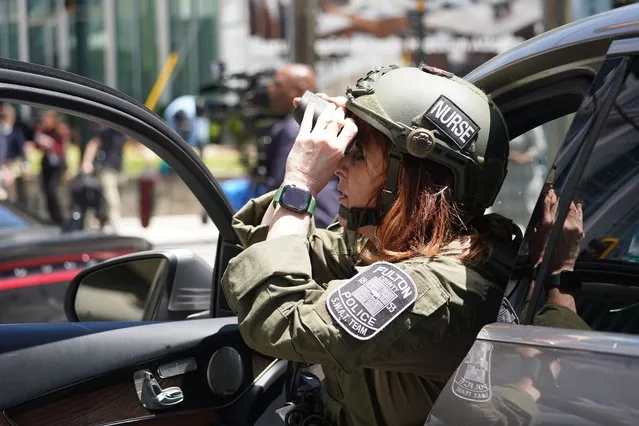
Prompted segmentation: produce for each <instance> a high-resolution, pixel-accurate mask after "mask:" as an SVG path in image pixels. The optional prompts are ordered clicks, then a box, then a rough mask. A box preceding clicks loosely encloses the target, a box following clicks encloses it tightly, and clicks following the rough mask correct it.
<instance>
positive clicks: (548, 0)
mask: <svg viewBox="0 0 639 426" xmlns="http://www.w3.org/2000/svg"><path fill="white" fill-rule="evenodd" d="M571 3H572V2H571V0H544V1H543V8H544V10H543V16H544V31H550V30H552V29H553V28H557V27H560V26H562V25H564V24H567V23H568V22H570V21H571V20H572V7H571ZM573 117H574V114H570V115H568V116H566V117H561V118H558V119H556V120H553V121H552V122H550V123H548V124H546V125H544V128H545V129H544V130H545V134H546V140H547V141H548V162H549V164H547V165H548V167H550V166H552V160H553V159H554V158H555V157H556V156H557V153H558V152H559V148H561V145H562V144H563V141H564V138H565V136H566V134H567V133H568V129H569V128H570V124H571V123H572V119H573Z"/></svg>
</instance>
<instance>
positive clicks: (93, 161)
mask: <svg viewBox="0 0 639 426" xmlns="http://www.w3.org/2000/svg"><path fill="white" fill-rule="evenodd" d="M34 115H36V119H35V120H33V122H32V123H29V122H27V121H25V120H20V119H19V118H18V115H17V113H16V109H15V108H14V106H12V105H11V104H8V103H6V104H2V105H0V129H1V132H0V200H8V201H9V202H11V203H14V204H16V205H21V206H22V207H23V208H25V209H29V208H30V205H31V203H30V200H29V198H30V196H31V195H30V194H29V191H28V190H27V186H28V185H27V177H28V174H29V173H30V172H31V169H30V164H31V162H30V161H29V158H30V157H31V156H32V155H38V156H39V157H40V177H39V178H40V179H39V184H40V185H39V186H40V194H41V197H38V198H39V199H41V200H42V201H43V204H44V210H45V211H46V218H44V219H45V220H47V221H48V222H49V223H51V224H53V225H56V226H60V227H62V228H65V227H71V228H73V227H74V225H73V222H74V221H77V219H78V218H77V217H75V218H74V215H73V214H72V212H73V211H75V210H80V211H81V213H86V211H84V210H86V209H84V207H83V205H82V204H86V203H83V202H82V201H81V198H82V196H85V197H86V189H87V185H84V186H83V191H80V193H79V194H80V196H79V198H80V199H79V198H78V196H77V195H76V196H73V195H75V194H71V195H72V196H71V197H70V200H71V203H70V205H66V203H65V201H64V200H65V199H66V197H63V194H62V191H63V188H64V187H65V184H64V180H65V178H66V173H67V151H68V148H69V146H70V144H71V143H72V138H73V129H72V127H71V126H69V124H68V123H66V122H65V121H64V120H63V118H62V116H61V115H60V114H59V113H58V112H57V111H55V110H42V111H36V112H35V114H34ZM92 134H93V136H92V138H91V139H90V140H89V141H88V142H87V144H86V147H85V149H84V153H83V156H82V158H81V168H80V171H79V173H78V175H76V177H75V178H74V179H75V180H77V181H80V180H82V179H86V177H88V176H93V177H94V178H95V179H96V180H98V181H99V184H97V185H95V184H94V189H95V191H96V196H95V199H96V202H94V203H93V205H92V207H95V210H96V217H97V218H99V219H100V221H101V225H102V226H104V225H106V224H107V223H110V224H113V225H115V224H116V223H117V221H118V220H119V218H120V197H119V189H118V176H119V175H120V173H121V172H122V156H123V155H122V154H123V146H124V143H125V141H126V138H125V136H124V135H122V134H120V133H118V132H116V131H114V130H113V129H109V128H104V127H102V126H98V125H95V126H94V128H93V129H92ZM84 184H87V182H84ZM89 185H90V184H89ZM73 186H74V185H73V184H72V185H71V187H72V188H73ZM84 201H86V200H84ZM75 226H76V228H77V225H75ZM81 227H82V225H81Z"/></svg>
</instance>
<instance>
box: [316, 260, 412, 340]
mask: <svg viewBox="0 0 639 426" xmlns="http://www.w3.org/2000/svg"><path fill="white" fill-rule="evenodd" d="M416 299H417V286H416V285H415V282H414V281H413V279H412V278H411V277H410V276H409V275H408V274H406V273H405V272H404V271H402V270H401V269H399V268H398V267H396V266H395V265H393V264H392V263H388V262H376V263H373V264H372V265H370V266H369V267H368V268H366V269H365V270H364V271H362V272H360V273H358V274H357V275H355V276H354V277H353V278H351V279H350V280H349V281H347V282H346V283H344V284H343V285H342V286H340V287H338V288H336V289H335V290H333V291H332V292H331V293H330V294H329V295H328V298H327V299H326V307H327V309H328V312H329V313H330V315H331V316H332V317H333V319H334V320H335V321H336V322H337V324H339V326H340V327H341V328H343V329H344V330H345V331H346V332H347V333H348V334H350V335H351V336H353V337H355V338H356V339H359V340H368V339H370V338H372V337H373V336H375V335H376V334H377V333H379V332H380V331H382V330H383V329H384V328H385V327H386V326H387V325H388V324H390V323H391V322H392V321H393V320H394V319H395V318H396V317H397V316H398V315H399V314H401V313H402V312H403V311H404V310H406V308H408V307H409V306H410V305H412V304H413V302H415V300H416Z"/></svg>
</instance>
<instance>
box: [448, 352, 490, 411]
mask: <svg viewBox="0 0 639 426" xmlns="http://www.w3.org/2000/svg"><path fill="white" fill-rule="evenodd" d="M492 350H493V345H492V344H491V343H488V342H482V341H476V342H475V344H474V345H473V347H472V348H471V349H470V352H468V354H467V355H466V358H464V360H463V361H462V363H461V365H460V366H459V368H457V371H456V372H455V377H454V378H453V383H452V387H453V393H454V394H455V395H457V396H458V397H460V398H461V399H465V400H467V401H472V402H486V401H490V398H491V397H492V390H491V387H490V362H491V361H490V355H491V352H492Z"/></svg>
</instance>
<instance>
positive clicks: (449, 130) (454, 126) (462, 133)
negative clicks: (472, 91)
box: [426, 95, 480, 149]
mask: <svg viewBox="0 0 639 426" xmlns="http://www.w3.org/2000/svg"><path fill="white" fill-rule="evenodd" d="M426 118H428V119H429V120H430V122H431V123H433V124H434V125H435V126H436V127H437V128H438V129H439V131H441V132H443V133H444V134H445V135H446V136H448V137H449V138H450V139H451V140H452V141H453V142H455V143H456V144H457V146H458V147H459V149H464V148H466V146H468V144H469V143H470V142H472V140H473V138H474V137H475V136H476V135H477V133H478V132H479V130H480V128H479V126H478V125H477V123H475V122H474V121H473V120H472V119H471V118H470V117H469V116H468V115H466V113H465V112H464V111H462V110H461V109H460V108H458V107H457V105H455V104H454V103H453V101H451V100H450V99H448V98H447V97H446V96H444V95H441V96H440V97H439V98H438V99H437V101H436V102H435V103H434V104H433V106H431V107H430V109H429V110H428V112H427V113H426Z"/></svg>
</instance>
